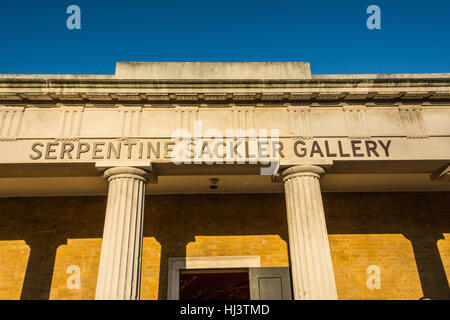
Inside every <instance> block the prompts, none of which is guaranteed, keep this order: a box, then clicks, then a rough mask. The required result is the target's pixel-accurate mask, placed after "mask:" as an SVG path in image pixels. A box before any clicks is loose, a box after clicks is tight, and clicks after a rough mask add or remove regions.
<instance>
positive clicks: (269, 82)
mask: <svg viewBox="0 0 450 320" xmlns="http://www.w3.org/2000/svg"><path fill="white" fill-rule="evenodd" d="M449 182H450V74H390V75H385V74H375V75H314V74H313V75H312V74H311V71H310V66H309V64H308V63H302V62H276V63H275V62H274V63H272V62H271V63H269V62H268V63H260V62H249V63H247V62H246V63H243V62H242V63H203V62H186V63H179V62H171V63H167V62H142V63H141V62H119V63H117V65H116V72H115V74H114V75H0V299H126V300H127V299H286V300H288V299H412V300H417V299H419V298H421V297H423V296H426V297H430V298H432V299H450V289H449V282H450V183H449Z"/></svg>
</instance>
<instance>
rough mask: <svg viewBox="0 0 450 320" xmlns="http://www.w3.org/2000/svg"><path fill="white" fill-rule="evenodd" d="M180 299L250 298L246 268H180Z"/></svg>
mask: <svg viewBox="0 0 450 320" xmlns="http://www.w3.org/2000/svg"><path fill="white" fill-rule="evenodd" d="M179 290H180V291H179V292H180V300H250V281H249V270H248V269H196V270H180V289H179Z"/></svg>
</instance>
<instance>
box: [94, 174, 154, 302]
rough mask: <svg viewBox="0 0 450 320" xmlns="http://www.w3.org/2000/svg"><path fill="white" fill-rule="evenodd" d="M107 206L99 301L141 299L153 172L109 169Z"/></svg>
mask: <svg viewBox="0 0 450 320" xmlns="http://www.w3.org/2000/svg"><path fill="white" fill-rule="evenodd" d="M103 177H104V178H106V179H108V182H109V190H108V203H107V206H106V217H105V227H104V231H103V241H102V251H101V255H100V267H99V270H98V277H97V290H96V292H95V299H96V300H137V299H139V291H140V275H141V256H142V232H143V225H144V200H145V184H146V182H147V180H148V179H149V178H150V173H149V172H147V171H145V170H143V169H139V168H133V167H114V168H110V169H107V170H106V171H105V172H104V173H103Z"/></svg>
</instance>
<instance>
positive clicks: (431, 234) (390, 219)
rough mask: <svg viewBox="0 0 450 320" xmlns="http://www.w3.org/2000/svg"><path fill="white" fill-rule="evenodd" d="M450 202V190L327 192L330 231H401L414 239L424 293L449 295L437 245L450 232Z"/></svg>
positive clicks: (413, 243) (449, 297) (333, 232)
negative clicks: (449, 208)
mask: <svg viewBox="0 0 450 320" xmlns="http://www.w3.org/2000/svg"><path fill="white" fill-rule="evenodd" d="M349 203H351V204H352V205H350V206H349ZM449 203H450V192H421V193H415V192H414V193H413V192H396V193H387V192H386V193H385V192H383V193H382V192H379V193H328V194H325V195H324V210H325V212H326V216H327V226H328V233H329V234H402V235H403V236H405V237H406V238H407V239H408V240H409V241H411V244H412V248H413V252H414V257H415V260H416V265H417V271H418V274H419V278H420V283H421V285H422V291H423V295H424V296H426V297H430V298H432V299H450V289H449V285H448V283H449V282H448V280H447V277H446V274H445V269H444V265H443V263H442V258H441V256H440V253H439V250H438V246H437V242H438V241H439V240H441V239H444V237H443V233H450V216H449V214H450V212H449V210H448V204H449ZM341 221H345V223H342V222H341ZM449 258H450V255H448V254H447V259H449Z"/></svg>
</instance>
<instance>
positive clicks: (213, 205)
mask: <svg viewBox="0 0 450 320" xmlns="http://www.w3.org/2000/svg"><path fill="white" fill-rule="evenodd" d="M285 212H286V211H285V207H284V195H274V194H265V195H261V194H241V195H220V194H218V195H164V196H151V197H147V201H146V204H145V221H146V223H145V227H144V236H154V237H155V238H156V239H157V241H158V242H159V243H160V244H161V260H160V274H159V290H158V299H166V298H167V280H168V274H167V271H168V259H169V258H171V257H185V256H186V248H187V245H188V244H189V243H190V242H195V241H196V239H195V236H252V235H259V236H261V235H278V236H279V237H280V238H281V239H282V240H284V241H285V242H286V243H287V242H288V230H287V221H286V213H285ZM229 245H230V246H232V244H229ZM235 246H238V244H236V245H235ZM261 248H264V245H263V244H261ZM205 250H207V248H205ZM221 255H226V254H221Z"/></svg>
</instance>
